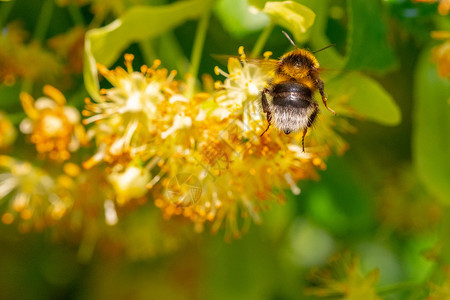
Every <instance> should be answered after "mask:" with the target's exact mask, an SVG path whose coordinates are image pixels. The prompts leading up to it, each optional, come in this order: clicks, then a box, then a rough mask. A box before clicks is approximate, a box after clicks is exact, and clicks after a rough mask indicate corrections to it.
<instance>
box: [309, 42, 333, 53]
mask: <svg viewBox="0 0 450 300" xmlns="http://www.w3.org/2000/svg"><path fill="white" fill-rule="evenodd" d="M334 46H336V44H330V45H328V46H326V47H323V48H322V49H319V50H316V51H313V52H311V53H317V52H320V51H322V50H325V49H328V48H330V47H334Z"/></svg>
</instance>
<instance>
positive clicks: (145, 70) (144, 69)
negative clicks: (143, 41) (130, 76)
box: [141, 65, 148, 75]
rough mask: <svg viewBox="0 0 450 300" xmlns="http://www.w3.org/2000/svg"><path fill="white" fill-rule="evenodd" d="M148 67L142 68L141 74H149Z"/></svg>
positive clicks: (143, 66)
mask: <svg viewBox="0 0 450 300" xmlns="http://www.w3.org/2000/svg"><path fill="white" fill-rule="evenodd" d="M147 70H148V67H147V66H146V65H142V66H141V73H142V74H144V75H145V73H147Z"/></svg>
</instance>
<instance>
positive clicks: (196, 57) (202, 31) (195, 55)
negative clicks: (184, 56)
mask: <svg viewBox="0 0 450 300" xmlns="http://www.w3.org/2000/svg"><path fill="white" fill-rule="evenodd" d="M208 5H209V6H211V3H209V4H208ZM210 15H211V8H210V7H208V8H207V9H206V10H205V12H204V13H203V15H202V17H201V18H200V21H199V23H198V26H197V31H196V33H195V40H194V47H193V49H192V55H191V66H190V67H189V78H188V79H187V95H186V96H187V98H188V99H191V98H192V96H193V95H194V89H195V81H196V79H197V75H198V69H199V67H200V59H201V57H202V51H203V45H204V43H205V37H206V31H207V30H208V24H209V17H210Z"/></svg>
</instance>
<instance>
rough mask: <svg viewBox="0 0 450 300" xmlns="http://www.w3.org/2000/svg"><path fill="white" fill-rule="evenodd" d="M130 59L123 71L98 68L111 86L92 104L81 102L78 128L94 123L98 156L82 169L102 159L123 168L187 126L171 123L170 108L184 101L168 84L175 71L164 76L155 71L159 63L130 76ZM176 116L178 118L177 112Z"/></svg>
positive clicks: (164, 72) (174, 86)
mask: <svg viewBox="0 0 450 300" xmlns="http://www.w3.org/2000/svg"><path fill="white" fill-rule="evenodd" d="M133 59H134V57H133V55H131V54H127V55H125V65H126V67H127V71H125V70H124V69H123V68H120V67H119V68H116V69H115V70H108V69H107V68H106V67H104V66H101V65H99V66H98V67H99V70H100V73H101V74H102V75H103V76H104V77H105V78H106V79H107V80H108V81H109V82H110V83H111V84H112V85H113V87H112V88H111V89H108V90H105V89H103V90H101V93H102V96H101V97H100V99H98V101H97V102H91V101H90V100H89V99H87V100H86V110H85V111H83V114H84V115H85V116H87V117H88V118H87V119H85V120H84V123H85V124H89V123H93V122H95V126H94V128H93V129H91V130H90V131H91V135H94V136H95V138H96V141H97V144H98V152H97V154H96V155H94V157H92V158H91V159H90V160H89V161H87V162H86V163H85V164H84V166H85V167H86V168H89V167H92V166H93V165H95V164H96V163H98V162H100V161H102V160H104V161H107V162H110V163H112V164H114V163H116V162H124V164H127V163H128V162H129V161H130V160H131V159H132V158H134V157H136V156H137V155H139V154H142V153H143V152H147V153H148V152H151V151H152V150H151V149H153V148H154V147H153V145H154V144H155V143H158V141H160V140H164V139H165V138H166V137H167V136H168V135H169V134H171V133H173V132H174V131H176V130H178V129H179V128H181V127H184V126H187V127H189V122H187V123H186V120H184V119H183V121H182V123H183V124H178V123H177V122H176V121H177V119H175V123H173V119H174V114H173V112H174V111H175V110H174V106H175V103H177V102H187V99H186V98H184V97H183V96H182V95H181V94H179V90H178V83H177V82H176V81H174V80H173V78H174V76H175V74H176V72H171V73H170V74H168V71H167V70H166V69H157V67H158V66H159V64H160V62H159V61H155V63H154V65H153V66H152V67H151V68H148V67H146V66H142V68H141V72H135V71H134V70H133V67H132V61H133ZM177 113H180V116H181V115H182V110H180V111H178V112H177ZM174 126H175V127H174ZM180 126H181V127H180ZM150 156H151V155H150Z"/></svg>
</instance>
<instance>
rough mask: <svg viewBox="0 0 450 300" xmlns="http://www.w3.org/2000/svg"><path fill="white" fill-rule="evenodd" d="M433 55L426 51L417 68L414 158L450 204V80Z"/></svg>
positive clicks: (429, 183)
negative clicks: (439, 68) (443, 73)
mask: <svg viewBox="0 0 450 300" xmlns="http://www.w3.org/2000/svg"><path fill="white" fill-rule="evenodd" d="M430 56H431V50H430V49H427V50H425V51H424V52H423V53H422V55H421V57H420V59H419V63H418V65H417V69H416V72H415V84H414V87H415V89H414V95H415V99H414V100H415V103H414V115H413V116H414V123H413V124H414V127H413V149H412V150H413V160H414V164H415V168H416V170H417V171H418V174H419V176H420V178H421V179H422V181H423V183H424V184H425V186H426V187H427V189H428V190H429V191H430V192H431V193H432V194H433V195H435V196H436V197H438V198H439V199H440V200H441V201H442V202H445V203H446V204H450V184H449V179H450V160H449V157H450V134H449V132H450V105H449V101H450V83H449V82H448V81H447V80H445V79H443V78H441V77H439V75H438V73H437V68H436V65H435V64H434V63H433V62H432V61H431V59H430Z"/></svg>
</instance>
